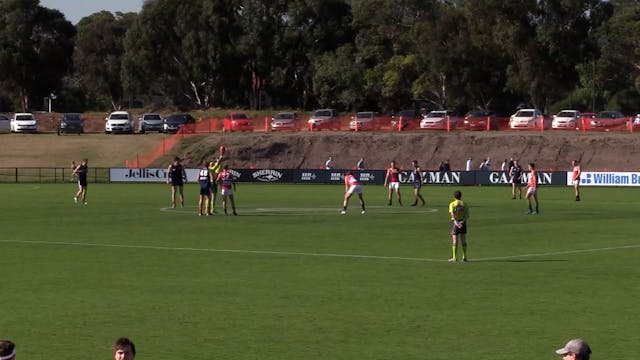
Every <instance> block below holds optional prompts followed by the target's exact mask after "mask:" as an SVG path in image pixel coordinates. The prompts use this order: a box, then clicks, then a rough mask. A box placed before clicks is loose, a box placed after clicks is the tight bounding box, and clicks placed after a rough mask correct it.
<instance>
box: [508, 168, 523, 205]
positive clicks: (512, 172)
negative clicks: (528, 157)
mask: <svg viewBox="0 0 640 360" xmlns="http://www.w3.org/2000/svg"><path fill="white" fill-rule="evenodd" d="M509 178H510V179H509V182H511V199H515V198H516V190H517V192H518V197H519V198H520V199H522V167H521V166H520V163H518V160H513V165H512V166H511V168H510V169H509Z"/></svg>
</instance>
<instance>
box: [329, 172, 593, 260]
mask: <svg viewBox="0 0 640 360" xmlns="http://www.w3.org/2000/svg"><path fill="white" fill-rule="evenodd" d="M412 166H413V170H412V178H413V183H412V185H413V190H414V202H413V204H411V206H416V205H418V201H419V200H420V201H421V202H422V205H423V206H424V205H425V200H424V198H423V197H422V194H420V189H421V188H422V184H423V182H424V178H423V175H422V170H421V169H420V166H419V165H418V161H417V160H413V161H412ZM571 166H572V177H571V181H572V184H573V187H574V191H575V200H576V201H580V176H581V175H582V170H581V168H580V163H579V161H578V160H573V161H572V162H571ZM528 171H529V181H528V183H527V185H526V188H527V191H526V195H525V198H526V200H527V204H528V211H527V214H528V215H532V214H533V215H537V214H539V212H540V207H539V203H538V172H537V170H536V167H535V164H534V163H529V164H528ZM507 173H508V175H509V181H510V183H511V199H516V194H517V195H518V198H520V199H522V174H523V170H522V167H521V166H520V164H519V162H518V160H512V161H510V162H509V164H508V170H507ZM344 185H345V195H344V201H343V204H342V211H341V214H343V215H344V214H346V213H347V205H348V203H349V199H350V198H351V196H352V195H353V194H354V193H355V194H357V195H358V198H359V200H360V206H361V209H362V211H361V213H362V214H364V213H365V203H364V198H363V196H362V186H361V185H360V183H359V181H358V179H357V178H356V177H355V176H353V174H352V173H351V171H347V172H346V173H345V177H344ZM383 186H385V187H387V186H388V190H389V193H388V203H387V204H388V205H392V195H393V193H395V194H396V197H397V199H398V204H400V205H401V206H402V197H401V194H400V169H399V168H398V167H397V166H396V162H395V161H391V164H390V166H389V168H388V169H387V172H386V175H385V178H384V184H383ZM533 203H535V210H534V207H533ZM449 215H450V217H451V238H452V244H451V245H452V257H451V258H449V261H450V262H455V261H457V259H458V256H457V252H458V244H460V245H461V247H462V258H461V259H462V261H467V241H466V234H467V220H468V219H469V207H468V206H467V204H466V203H465V202H464V201H462V192H460V191H454V193H453V201H452V202H451V203H450V204H449Z"/></svg>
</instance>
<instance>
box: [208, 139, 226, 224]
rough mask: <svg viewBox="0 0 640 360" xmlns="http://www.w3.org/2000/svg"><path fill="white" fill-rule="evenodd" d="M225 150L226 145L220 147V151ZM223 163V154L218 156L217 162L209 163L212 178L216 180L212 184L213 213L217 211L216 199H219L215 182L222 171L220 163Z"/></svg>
mask: <svg viewBox="0 0 640 360" xmlns="http://www.w3.org/2000/svg"><path fill="white" fill-rule="evenodd" d="M223 149H224V145H223V146H221V147H220V150H223ZM221 161H222V153H221V154H220V156H218V158H216V159H215V160H213V161H211V162H209V171H210V172H211V178H212V179H213V180H214V181H213V182H212V183H211V196H210V198H211V212H216V210H215V206H216V199H217V198H218V185H217V184H216V182H215V179H217V178H218V174H219V173H220V170H222V164H221V163H220V162H221Z"/></svg>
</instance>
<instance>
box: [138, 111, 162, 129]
mask: <svg viewBox="0 0 640 360" xmlns="http://www.w3.org/2000/svg"><path fill="white" fill-rule="evenodd" d="M138 122H139V128H138V131H139V132H140V133H141V134H144V133H146V132H147V131H157V132H162V125H163V124H164V123H163V121H162V116H160V114H156V113H145V114H142V116H140V118H139V119H138Z"/></svg>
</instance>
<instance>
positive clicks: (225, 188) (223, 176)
mask: <svg viewBox="0 0 640 360" xmlns="http://www.w3.org/2000/svg"><path fill="white" fill-rule="evenodd" d="M216 182H218V183H220V188H221V190H220V195H222V208H223V209H224V214H225V215H227V198H228V199H229V200H230V201H231V209H232V210H233V215H238V213H236V201H235V200H234V199H233V191H234V190H235V189H236V177H235V176H233V174H232V173H231V171H229V165H225V166H224V167H223V168H222V171H221V172H220V174H218V178H217V179H216Z"/></svg>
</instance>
